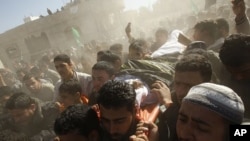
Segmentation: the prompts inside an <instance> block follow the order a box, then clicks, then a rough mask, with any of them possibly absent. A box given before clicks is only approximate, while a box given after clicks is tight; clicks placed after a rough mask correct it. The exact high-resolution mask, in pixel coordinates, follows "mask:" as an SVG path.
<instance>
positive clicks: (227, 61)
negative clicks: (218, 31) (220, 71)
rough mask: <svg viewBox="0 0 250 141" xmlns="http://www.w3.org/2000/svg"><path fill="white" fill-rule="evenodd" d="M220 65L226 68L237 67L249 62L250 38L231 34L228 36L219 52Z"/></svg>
mask: <svg viewBox="0 0 250 141" xmlns="http://www.w3.org/2000/svg"><path fill="white" fill-rule="evenodd" d="M219 57H220V59H221V61H222V63H223V64H224V65H226V66H231V67H238V66H241V65H243V64H245V63H249V62H250V36H249V35H244V34H232V35H230V36H228V37H227V38H226V39H225V41H224V44H223V45H222V47H221V50H220V52H219Z"/></svg>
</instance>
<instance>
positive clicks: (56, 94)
mask: <svg viewBox="0 0 250 141" xmlns="http://www.w3.org/2000/svg"><path fill="white" fill-rule="evenodd" d="M232 5H233V6H232V10H233V12H234V14H235V23H234V26H233V27H235V29H236V30H235V32H234V33H231V32H230V29H229V28H230V24H232V23H230V24H229V23H228V21H227V19H225V18H217V19H213V20H201V21H199V22H197V23H196V24H195V25H193V26H192V27H193V30H194V32H193V38H192V39H191V38H189V36H186V35H187V32H184V31H181V30H173V31H172V32H171V33H168V31H167V30H166V29H164V28H159V29H158V30H157V31H156V32H155V42H153V43H150V42H149V41H147V40H145V39H139V38H136V37H133V36H132V28H131V23H129V24H128V25H127V27H126V28H125V33H126V35H127V37H128V40H129V43H130V45H129V47H128V53H127V54H125V53H123V51H122V50H123V45H122V44H119V43H117V44H113V45H111V46H110V48H109V49H108V50H98V51H97V52H96V53H95V63H94V64H92V66H91V69H90V72H91V73H88V71H84V69H83V68H84V67H85V69H86V66H84V65H82V67H80V68H82V69H79V67H78V62H81V61H85V62H84V63H82V64H87V63H89V62H88V61H89V60H90V59H91V58H84V59H83V60H81V61H79V60H77V59H76V58H77V56H76V54H75V55H72V54H69V53H68V52H65V53H58V54H54V56H50V55H44V56H42V57H41V58H40V59H39V60H38V61H37V64H35V65H33V66H30V65H29V64H25V65H22V67H21V68H19V69H17V70H15V71H10V70H8V69H7V68H5V69H1V70H0V101H1V102H0V104H1V110H0V111H1V113H0V140H1V141H52V140H54V141H87V140H88V141H128V140H131V141H177V140H180V141H181V140H197V141H207V140H208V141H229V128H230V125H240V124H247V122H249V118H250V102H249V100H250V97H249V95H248V93H249V88H250V35H249V33H250V24H249V21H248V18H247V15H246V7H247V5H246V4H245V3H244V1H240V2H238V3H236V2H234V1H233V3H232ZM249 6H250V5H249ZM231 28H232V27H231ZM85 53H87V52H85ZM83 55H84V54H83ZM88 59H89V60H88ZM90 62H91V61H90Z"/></svg>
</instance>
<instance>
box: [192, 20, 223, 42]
mask: <svg viewBox="0 0 250 141" xmlns="http://www.w3.org/2000/svg"><path fill="white" fill-rule="evenodd" d="M194 29H195V30H200V31H206V32H208V35H209V36H210V37H211V38H213V39H214V40H215V39H217V38H218V26H217V24H216V22H215V21H214V20H203V21H200V22H198V23H196V24H195V26H194Z"/></svg>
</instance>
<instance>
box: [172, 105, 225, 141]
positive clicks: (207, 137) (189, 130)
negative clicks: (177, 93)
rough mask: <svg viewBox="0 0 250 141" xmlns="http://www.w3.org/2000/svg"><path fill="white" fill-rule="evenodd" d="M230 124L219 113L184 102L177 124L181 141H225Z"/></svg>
mask: <svg viewBox="0 0 250 141" xmlns="http://www.w3.org/2000/svg"><path fill="white" fill-rule="evenodd" d="M227 130H229V123H228V122H226V120H225V119H223V118H222V117H221V116H219V115H218V114H217V113H215V112H213V111H211V110H208V109H206V108H205V107H203V106H199V105H196V104H193V103H191V102H188V101H184V102H182V104H181V108H180V110H179V115H178V119H177V124H176V132H177V136H178V138H179V140H188V141H224V140H225V138H226V136H227V133H228V132H227Z"/></svg>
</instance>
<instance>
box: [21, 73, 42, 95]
mask: <svg viewBox="0 0 250 141" xmlns="http://www.w3.org/2000/svg"><path fill="white" fill-rule="evenodd" d="M24 84H25V86H26V87H27V89H28V90H29V91H30V92H32V93H35V92H38V91H39V90H40V85H41V82H39V81H38V80H36V79H35V78H34V77H31V79H29V80H26V81H24Z"/></svg>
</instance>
